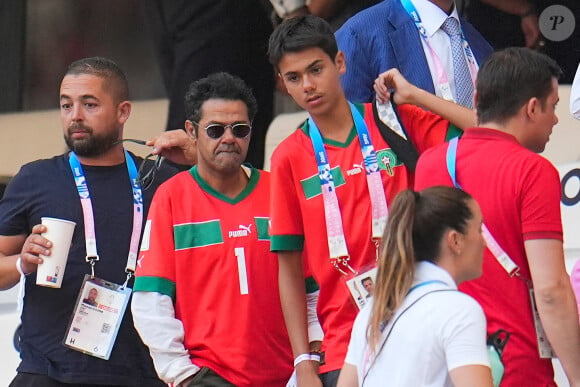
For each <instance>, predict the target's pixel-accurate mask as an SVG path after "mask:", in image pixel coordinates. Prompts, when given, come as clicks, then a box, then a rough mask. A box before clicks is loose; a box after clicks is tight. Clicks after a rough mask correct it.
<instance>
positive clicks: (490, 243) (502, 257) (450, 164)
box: [445, 137, 520, 277]
mask: <svg viewBox="0 0 580 387" xmlns="http://www.w3.org/2000/svg"><path fill="white" fill-rule="evenodd" d="M458 144H459V139H458V138H457V137H455V138H453V139H452V140H451V141H449V146H448V147H447V154H446V156H445V157H446V164H447V172H448V173H449V176H450V177H451V181H452V182H453V186H454V187H455V188H459V189H463V188H461V186H460V185H459V183H458V182H457V176H456V174H455V172H456V165H457V145H458ZM481 228H482V233H483V238H484V239H485V243H486V244H487V248H488V249H489V251H490V252H491V254H492V255H493V256H494V257H495V259H496V260H497V262H498V263H499V264H500V265H501V267H502V268H503V269H504V270H505V271H506V272H507V273H508V275H509V276H510V277H513V276H519V271H520V268H519V266H518V265H517V264H516V263H515V262H514V261H513V260H512V259H511V258H510V256H509V255H508V254H507V253H506V252H505V251H504V249H502V247H501V246H500V245H499V243H497V241H496V240H495V238H494V237H493V235H491V232H490V231H489V229H488V228H487V226H486V225H485V224H482V227H481Z"/></svg>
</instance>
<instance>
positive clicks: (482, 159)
mask: <svg viewBox="0 0 580 387" xmlns="http://www.w3.org/2000/svg"><path fill="white" fill-rule="evenodd" d="M446 152H447V146H438V147H435V148H433V149H431V150H429V151H428V152H426V153H425V154H424V155H423V156H421V158H420V159H419V162H418V164H417V174H416V180H415V186H416V188H417V189H423V188H427V187H430V186H433V185H448V186H452V185H453V183H452V181H451V178H450V177H449V173H448V172H447V168H446V161H445V155H446ZM456 165H457V167H456V168H457V172H456V176H457V181H458V183H459V185H461V187H462V188H463V189H464V190H465V191H466V192H468V193H469V194H471V195H472V196H473V197H474V198H475V200H477V202H478V203H479V205H480V207H481V211H482V213H483V219H484V222H485V224H486V226H487V227H488V228H489V231H490V232H491V234H492V235H493V236H494V238H495V239H496V241H497V242H498V243H499V245H500V246H501V247H502V248H503V249H504V250H505V252H506V253H507V254H508V255H509V256H510V258H511V259H512V260H513V261H514V262H515V263H516V264H517V265H518V266H519V267H520V274H521V276H522V277H524V278H531V276H530V269H529V266H528V261H527V258H526V252H525V246H524V242H525V241H526V240H532V239H559V240H562V222H561V218H560V195H561V192H560V178H559V176H558V172H557V171H556V168H554V166H553V165H552V164H550V162H549V161H548V160H546V159H545V158H543V157H542V156H540V155H537V154H535V153H533V152H531V151H529V150H527V149H525V148H524V147H523V146H521V145H520V144H519V143H518V142H517V140H516V139H515V137H513V136H512V135H510V134H507V133H504V132H501V131H498V130H493V129H485V128H471V129H468V130H466V131H465V134H464V135H463V137H462V138H461V140H460V141H459V144H458V147H457V164H456ZM459 288H460V290H462V291H464V292H465V293H467V294H469V295H471V296H472V297H473V298H475V300H476V301H477V302H479V304H480V305H481V306H482V307H483V311H484V312H485V316H486V318H487V331H488V334H490V333H493V332H495V331H497V330H498V329H505V330H506V331H508V332H510V333H511V337H510V339H509V341H508V343H507V345H506V347H505V348H504V351H503V354H502V360H503V363H504V365H505V373H504V377H503V379H502V382H501V385H502V387H520V386H526V387H528V386H529V387H533V386H537V387H540V386H542V387H544V386H556V384H555V383H554V373H553V369H552V362H551V360H550V359H540V357H539V355H538V344H537V340H536V331H535V328H534V320H533V317H532V309H531V305H530V297H529V293H528V288H527V285H526V284H525V282H524V281H522V280H520V279H518V278H516V277H513V278H511V277H509V276H508V274H507V273H506V272H505V270H504V269H503V268H502V267H501V265H499V263H498V262H497V260H496V259H495V257H494V256H493V255H492V254H491V253H490V252H489V250H488V249H486V250H485V255H484V259H483V274H482V276H481V277H479V278H478V279H475V280H472V281H467V282H463V283H462V284H461V285H460V286H459Z"/></svg>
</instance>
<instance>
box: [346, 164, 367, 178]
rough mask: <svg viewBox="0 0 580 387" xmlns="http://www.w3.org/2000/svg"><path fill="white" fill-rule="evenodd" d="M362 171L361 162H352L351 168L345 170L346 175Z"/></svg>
mask: <svg viewBox="0 0 580 387" xmlns="http://www.w3.org/2000/svg"><path fill="white" fill-rule="evenodd" d="M362 171H364V165H363V164H362V163H361V164H355V163H353V164H352V169H349V170H348V171H346V174H347V176H352V175H358V174H359V173H361V172H362Z"/></svg>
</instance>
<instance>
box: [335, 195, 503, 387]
mask: <svg viewBox="0 0 580 387" xmlns="http://www.w3.org/2000/svg"><path fill="white" fill-rule="evenodd" d="M481 227H482V216H481V210H480V208H479V206H478V204H477V203H476V202H475V200H474V199H473V198H471V196H469V195H468V194H467V193H465V192H463V191H461V190H459V189H457V188H452V187H432V188H428V189H426V190H424V191H421V192H414V191H411V190H407V191H403V192H401V193H400V194H399V195H398V196H397V197H396V198H395V200H394V202H393V205H392V207H391V210H390V214H389V223H388V225H387V228H386V229H385V233H384V235H383V240H382V245H381V250H380V256H379V262H378V272H377V278H376V286H375V290H374V296H373V299H372V301H371V302H369V303H368V304H367V306H365V308H364V309H363V310H361V312H360V314H359V315H358V317H357V319H356V321H355V324H354V327H353V331H352V336H351V341H350V345H349V349H348V353H347V356H346V360H345V365H344V367H343V369H342V371H341V375H340V379H339V383H338V386H339V387H351V386H353V387H354V386H365V387H372V386H470V387H479V386H486V387H489V386H492V379H491V372H490V368H489V361H488V353H487V348H486V329H485V328H486V322H485V316H484V314H483V311H482V309H481V307H480V306H479V304H477V302H476V301H475V300H473V299H472V298H471V297H469V296H468V295H466V294H464V293H461V292H459V291H457V285H458V284H459V283H461V282H463V281H468V280H471V279H474V278H477V277H479V276H480V275H481V266H482V260H483V250H484V248H485V241H484V240H483V236H482V233H481V232H482V229H481Z"/></svg>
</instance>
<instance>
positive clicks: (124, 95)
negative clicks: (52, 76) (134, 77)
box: [64, 56, 129, 102]
mask: <svg viewBox="0 0 580 387" xmlns="http://www.w3.org/2000/svg"><path fill="white" fill-rule="evenodd" d="M81 74H87V75H94V76H96V77H99V78H103V79H104V81H105V82H104V83H103V88H104V89H105V91H107V92H109V93H111V95H112V96H113V98H114V99H115V101H116V102H122V101H126V100H128V99H129V83H128V82H127V77H126V76H125V73H124V72H123V70H121V68H120V67H119V66H118V65H117V64H116V63H115V62H113V61H112V60H111V59H108V58H103V57H100V56H94V57H91V58H83V59H79V60H77V61H75V62H73V63H71V64H70V65H69V66H68V68H67V70H66V73H65V74H64V76H67V75H81Z"/></svg>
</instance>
